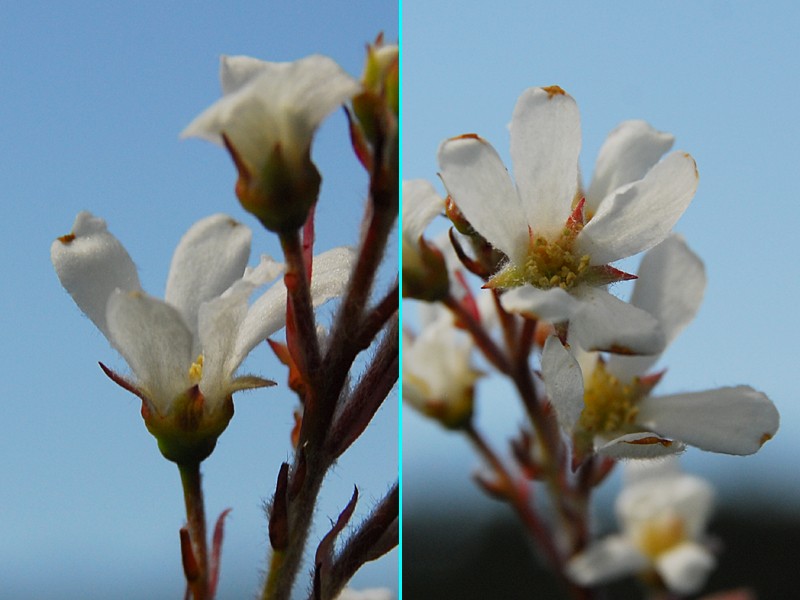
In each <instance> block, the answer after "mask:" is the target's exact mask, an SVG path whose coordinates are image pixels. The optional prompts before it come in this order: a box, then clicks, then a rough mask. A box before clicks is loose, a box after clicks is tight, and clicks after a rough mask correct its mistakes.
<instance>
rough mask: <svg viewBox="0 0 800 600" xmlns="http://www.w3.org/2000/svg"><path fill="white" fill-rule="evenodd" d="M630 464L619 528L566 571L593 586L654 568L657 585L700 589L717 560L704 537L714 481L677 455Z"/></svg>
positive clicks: (679, 589) (676, 590)
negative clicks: (682, 465)
mask: <svg viewBox="0 0 800 600" xmlns="http://www.w3.org/2000/svg"><path fill="white" fill-rule="evenodd" d="M642 464H643V465H646V467H642V466H640V465H642ZM631 465H632V466H629V467H626V476H627V482H626V485H625V486H624V488H623V490H622V492H621V493H620V495H619V496H618V497H617V501H616V513H617V520H618V521H619V524H620V527H621V529H622V531H621V533H619V534H615V535H610V536H608V537H606V538H604V539H602V540H599V541H597V542H595V543H593V544H591V545H590V546H589V547H588V548H587V549H586V550H584V551H583V552H581V553H579V554H577V555H576V556H574V557H573V558H572V560H570V562H569V563H568V564H567V567H566V573H567V575H568V577H570V578H571V579H572V580H573V581H574V582H575V583H577V584H579V585H582V586H595V585H601V584H603V583H607V582H609V581H612V580H614V579H618V578H620V577H625V576H628V575H634V574H637V575H641V576H643V577H645V578H646V580H647V581H649V582H652V581H653V577H652V575H653V574H655V575H656V576H657V581H658V585H657V586H656V587H657V588H658V587H665V588H666V589H668V590H670V591H672V592H673V593H676V594H681V595H686V594H693V593H695V592H698V591H699V590H700V589H701V588H702V587H703V585H704V584H705V581H706V579H707V577H708V574H709V573H710V572H711V570H712V569H713V568H714V566H715V565H716V559H715V558H714V556H713V554H712V553H711V552H710V550H709V549H708V548H707V544H706V539H705V529H706V525H707V523H708V520H709V518H710V517H711V512H712V508H713V501H714V492H713V490H712V488H711V486H710V485H709V484H708V483H707V482H706V481H705V480H704V479H701V478H699V477H695V476H692V475H687V474H685V473H682V472H681V471H680V470H679V469H678V467H677V461H674V460H669V459H662V460H661V461H658V462H656V461H653V462H647V463H631ZM631 471H635V472H633V473H632V472H631ZM651 585H652V583H651Z"/></svg>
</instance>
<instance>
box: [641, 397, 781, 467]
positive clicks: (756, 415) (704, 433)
mask: <svg viewBox="0 0 800 600" xmlns="http://www.w3.org/2000/svg"><path fill="white" fill-rule="evenodd" d="M637 421H638V422H639V423H642V424H643V426H645V427H648V428H651V429H652V430H653V431H657V432H659V433H660V434H661V435H665V436H668V437H672V438H675V439H677V440H681V441H683V442H686V443H687V444H690V445H692V446H697V447H698V448H701V449H703V450H709V451H711V452H723V453H725V454H738V455H746V454H753V453H754V452H756V451H758V449H759V448H761V446H762V444H763V443H764V442H766V441H767V440H769V439H770V438H772V437H773V436H774V435H775V433H776V432H777V431H778V425H779V422H780V417H779V415H778V410H777V409H776V408H775V405H774V404H773V403H772V402H771V401H770V400H769V398H767V397H766V396H765V395H764V394H762V393H761V392H758V391H756V390H754V389H753V388H751V387H748V386H743V385H742V386H738V387H728V388H718V389H715V390H708V391H705V392H695V393H691V394H675V395H672V396H660V397H648V398H645V399H644V400H643V401H642V403H641V405H640V411H639V416H638V417H637Z"/></svg>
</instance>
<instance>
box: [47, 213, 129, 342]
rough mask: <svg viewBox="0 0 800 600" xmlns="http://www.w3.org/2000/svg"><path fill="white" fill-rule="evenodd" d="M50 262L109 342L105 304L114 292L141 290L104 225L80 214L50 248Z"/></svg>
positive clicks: (90, 215) (94, 218)
mask: <svg viewBox="0 0 800 600" xmlns="http://www.w3.org/2000/svg"><path fill="white" fill-rule="evenodd" d="M50 258H51V260H52V261H53V266H54V267H55V269H56V273H57V274H58V278H59V279H60V280H61V285H63V286H64V288H65V289H66V290H67V292H69V294H70V296H72V299H73V300H74V301H75V303H76V304H77V305H78V308H80V309H81V311H83V313H84V314H85V315H86V316H87V317H89V318H90V319H91V320H92V322H93V323H94V324H95V325H96V326H97V328H98V329H99V330H100V331H102V332H103V334H104V335H105V336H106V337H107V338H109V339H110V336H109V333H108V326H107V323H106V304H107V303H108V298H109V296H110V295H111V293H112V292H113V291H114V290H116V289H121V290H126V291H137V290H141V289H142V286H141V284H140V283H139V275H138V274H137V272H136V265H134V264H133V261H132V260H131V257H130V256H129V255H128V253H127V252H126V251H125V248H123V247H122V244H120V243H119V240H117V238H115V237H114V236H113V235H111V234H110V233H109V232H108V229H107V228H106V222H105V221H104V220H103V219H99V218H97V217H95V216H93V215H92V214H91V213H88V212H86V211H83V212H81V213H79V214H78V216H77V217H76V219H75V223H74V225H73V226H72V233H70V234H69V235H65V236H62V237H60V238H58V239H57V240H55V241H54V242H53V245H52V246H51V247H50Z"/></svg>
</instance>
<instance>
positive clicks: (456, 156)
mask: <svg viewBox="0 0 800 600" xmlns="http://www.w3.org/2000/svg"><path fill="white" fill-rule="evenodd" d="M439 168H440V169H441V173H440V175H441V178H442V181H443V182H444V186H445V188H447V193H448V194H450V197H451V198H452V199H453V201H454V202H455V203H456V206H458V208H459V210H461V212H462V213H464V216H465V217H466V218H467V221H469V222H470V224H471V225H472V226H473V227H474V228H475V230H476V231H477V232H478V233H480V234H481V235H482V236H483V237H484V238H486V240H487V241H489V243H491V244H492V245H493V246H495V247H496V248H498V249H500V250H502V251H503V252H505V254H506V256H508V257H509V258H510V259H511V260H512V262H514V263H515V264H521V263H523V262H524V261H525V255H526V252H527V249H528V236H529V233H528V222H527V217H526V214H525V209H524V208H523V207H522V204H521V202H520V199H519V195H518V194H517V190H516V188H515V187H514V184H513V183H512V182H511V179H510V178H509V176H508V171H507V170H506V168H505V166H503V161H502V160H500V157H499V156H498V154H497V152H496V151H495V149H494V148H492V146H491V145H490V144H489V143H488V142H486V141H485V140H483V139H481V138H479V137H477V136H462V137H458V138H453V139H450V140H445V141H444V142H443V143H442V145H441V146H440V147H439Z"/></svg>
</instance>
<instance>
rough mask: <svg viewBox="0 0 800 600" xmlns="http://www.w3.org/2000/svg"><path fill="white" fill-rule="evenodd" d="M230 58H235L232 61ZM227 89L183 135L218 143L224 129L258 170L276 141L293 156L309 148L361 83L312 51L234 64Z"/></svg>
mask: <svg viewBox="0 0 800 600" xmlns="http://www.w3.org/2000/svg"><path fill="white" fill-rule="evenodd" d="M229 60H230V59H229ZM224 65H225V63H223V86H224V87H227V88H228V90H229V93H226V95H225V96H223V97H222V98H221V99H220V100H218V101H217V102H216V103H215V104H213V105H212V106H211V107H209V108H208V109H206V111H205V112H203V113H202V114H201V115H200V116H198V117H197V118H196V119H195V120H194V121H192V122H191V123H190V124H189V126H188V127H187V128H186V129H185V130H184V131H183V133H181V137H200V138H204V139H207V140H210V141H212V142H216V143H218V144H221V143H222V133H223V132H224V133H225V134H226V135H227V136H228V138H229V139H230V140H231V141H232V143H233V145H234V147H235V148H236V150H237V151H238V152H239V154H240V156H241V157H242V159H243V160H244V161H245V162H246V163H247V164H248V166H249V167H250V168H251V169H253V171H254V172H257V171H258V169H259V168H260V167H261V166H262V165H263V164H264V162H265V161H266V159H267V157H268V156H269V154H270V153H271V152H272V151H273V150H274V148H275V145H276V144H280V145H281V149H282V150H283V152H284V156H285V157H287V158H288V159H289V160H290V161H291V160H298V158H299V157H300V156H301V155H302V153H304V152H305V151H306V150H308V148H309V146H310V145H311V137H312V135H313V133H314V131H315V130H316V129H317V127H318V126H319V124H320V123H321V122H322V120H323V119H324V118H325V117H326V116H327V115H328V114H330V113H331V112H333V110H334V109H335V108H336V107H337V106H339V105H341V104H343V103H344V102H345V101H346V100H347V99H348V98H350V97H351V96H353V95H354V94H356V93H357V92H358V90H359V87H360V86H359V84H358V83H357V82H356V81H355V80H354V79H353V78H352V77H350V76H349V75H348V74H347V73H345V72H344V71H343V70H342V68H341V67H340V66H339V65H338V64H336V62H334V61H333V60H332V59H330V58H328V57H326V56H320V55H313V56H308V57H306V58H303V59H301V60H298V61H295V62H291V63H268V62H263V63H261V64H260V65H257V64H256V63H252V61H250V62H247V61H244V62H241V63H234V67H233V68H232V69H231V70H230V71H226V69H225V66H224Z"/></svg>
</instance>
